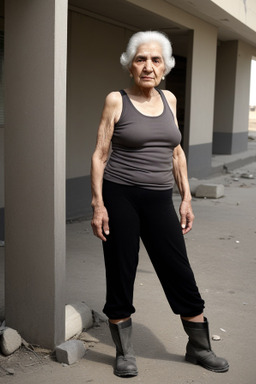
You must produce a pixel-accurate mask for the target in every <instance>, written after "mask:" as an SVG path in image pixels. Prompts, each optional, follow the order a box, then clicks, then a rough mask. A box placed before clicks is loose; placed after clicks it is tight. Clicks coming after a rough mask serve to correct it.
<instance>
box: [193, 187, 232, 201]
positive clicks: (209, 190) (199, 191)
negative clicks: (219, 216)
mask: <svg viewBox="0 0 256 384" xmlns="http://www.w3.org/2000/svg"><path fill="white" fill-rule="evenodd" d="M224 189H225V188H224V185H223V184H201V185H199V186H198V187H197V188H196V193H195V196H196V197H206V198H210V199H219V198H220V197H222V196H224Z"/></svg>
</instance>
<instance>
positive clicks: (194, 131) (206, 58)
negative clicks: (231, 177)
mask: <svg viewBox="0 0 256 384" xmlns="http://www.w3.org/2000/svg"><path fill="white" fill-rule="evenodd" d="M216 46H217V30H216V28H215V27H212V26H209V25H206V24H205V25H204V26H203V27H201V29H200V30H194V31H191V33H190V35H189V47H190V49H189V52H188V65H187V68H188V71H187V85H186V110H185V130H187V133H185V138H184V139H185V140H184V143H185V150H186V152H187V160H188V172H189V176H190V177H205V176H208V174H209V172H210V169H211V158H212V131H213V110H214V88H215V66H216ZM188 125H189V127H188ZM188 128H189V132H188Z"/></svg>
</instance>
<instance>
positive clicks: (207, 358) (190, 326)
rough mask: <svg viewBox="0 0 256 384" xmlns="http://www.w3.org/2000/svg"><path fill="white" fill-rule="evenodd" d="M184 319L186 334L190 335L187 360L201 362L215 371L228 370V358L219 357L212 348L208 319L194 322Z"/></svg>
mask: <svg viewBox="0 0 256 384" xmlns="http://www.w3.org/2000/svg"><path fill="white" fill-rule="evenodd" d="M181 320H182V324H183V327H184V330H185V332H186V334H187V335H188V337H189V340H188V344H187V353H186V360H187V361H189V362H190V363H192V364H200V365H201V366H202V367H204V368H206V369H209V370H210V371H213V372H226V371H228V369H229V364H228V362H227V360H225V359H223V358H222V357H217V356H216V355H215V353H214V352H213V351H212V349H211V343H210V337H209V326H208V321H207V319H206V318H204V323H194V322H192V321H186V320H183V319H181Z"/></svg>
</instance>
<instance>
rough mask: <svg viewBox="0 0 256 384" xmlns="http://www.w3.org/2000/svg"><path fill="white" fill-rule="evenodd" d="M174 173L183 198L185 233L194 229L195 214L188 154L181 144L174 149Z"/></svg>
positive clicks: (182, 217)
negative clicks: (192, 203) (189, 179)
mask: <svg viewBox="0 0 256 384" xmlns="http://www.w3.org/2000/svg"><path fill="white" fill-rule="evenodd" d="M173 175H174V178H175V181H176V184H177V186H178V189H179V192H180V195H181V199H182V201H181V204H180V209H179V211H180V222H181V227H182V232H183V234H184V235H185V234H186V233H188V232H189V231H190V230H191V229H192V225H193V221H194V218H195V216H194V214H193V211H192V206H191V193H190V187H189V182H188V174H187V161H186V156H185V153H184V151H183V149H182V148H181V146H180V145H178V146H177V147H176V148H174V151H173Z"/></svg>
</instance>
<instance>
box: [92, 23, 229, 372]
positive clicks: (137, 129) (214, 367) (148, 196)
mask: <svg viewBox="0 0 256 384" xmlns="http://www.w3.org/2000/svg"><path fill="white" fill-rule="evenodd" d="M120 61H121V64H122V66H123V67H124V68H126V69H127V70H128V71H129V73H130V77H131V78H132V79H133V82H132V83H133V85H132V86H131V87H130V88H127V89H124V90H121V91H118V92H111V93H110V94H109V95H108V96H107V97H106V100H105V105H104V109H103V113H102V117H101V121H100V125H99V130H98V137H97V144H96V149H95V152H94V154H93V156H92V169H91V183H92V208H93V219H92V228H93V232H94V234H95V235H96V236H98V237H99V238H100V239H101V240H102V241H103V251H104V258H105V267H106V281H107V294H106V304H105V306H104V309H103V311H104V313H105V314H106V315H107V316H108V318H109V326H110V331H111V334H112V338H113V341H114V343H115V345H116V363H115V369H114V373H115V374H116V375H117V376H136V375H137V374H138V371H137V366H136V360H135V357H134V352H133V347H132V341H131V332H132V321H131V315H132V314H133V313H134V312H135V308H134V306H133V288H134V280H135V275H136V269H137V264H138V253H139V241H140V238H141V240H142V242H143V243H144V245H145V248H146V250H147V252H148V255H149V257H150V259H151V261H152V264H153V266H154V268H155V271H156V273H157V275H158V278H159V279H160V282H161V284H162V287H163V289H164V292H165V295H166V297H167V300H168V302H169V304H170V306H171V308H172V310H173V312H174V313H175V314H179V315H180V317H181V320H182V323H183V327H184V330H185V332H186V333H187V335H188V336H189V341H188V344H187V351H186V360H187V361H189V362H191V363H194V364H201V365H202V366H203V367H205V368H207V369H209V370H211V371H214V372H225V371H227V370H228V368H229V365H228V362H227V361H226V360H225V359H223V358H219V357H217V356H216V355H215V354H214V353H213V351H212V350H211V345H210V339H209V330H208V322H207V319H206V318H205V317H204V316H203V309H204V301H203V300H202V298H201V296H200V293H199V291H198V288H197V285H196V282H195V278H194V275H193V271H192V270H191V266H190V264H189V261H188V258H187V254H186V248H185V244H184V239H183V235H184V234H186V233H187V232H189V231H190V230H191V228H192V223H193V220H194V215H193V212H192V208H191V194H190V189H189V183H188V177H187V165H186V159H185V155H184V152H183V150H182V148H181V146H180V140H181V134H180V131H179V129H178V123H177V119H176V98H175V96H174V95H173V94H172V93H171V92H169V91H162V90H160V89H158V88H156V87H157V86H158V85H159V84H160V82H161V80H162V79H163V78H164V76H165V75H167V74H168V73H169V72H170V70H171V69H172V67H173V66H174V58H173V57H172V48H171V43H170V41H169V40H168V38H167V37H166V36H165V35H163V34H162V33H159V32H152V31H148V32H138V33H136V34H134V35H133V36H132V37H131V39H130V41H129V43H128V46H127V50H126V52H125V53H123V54H122V56H121V60H120ZM111 141H112V152H111V155H110V157H109V151H110V144H111ZM174 180H175V182H176V183H177V185H178V188H179V192H180V195H181V204H180V221H179V219H178V217H177V215H176V212H175V209H174V207H173V202H172V189H173V185H174Z"/></svg>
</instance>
